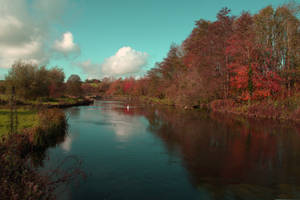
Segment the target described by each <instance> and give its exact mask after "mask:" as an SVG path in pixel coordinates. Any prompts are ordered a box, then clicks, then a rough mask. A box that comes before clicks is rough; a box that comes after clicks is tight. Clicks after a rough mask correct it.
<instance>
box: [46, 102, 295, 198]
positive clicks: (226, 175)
mask: <svg viewBox="0 0 300 200" xmlns="http://www.w3.org/2000/svg"><path fill="white" fill-rule="evenodd" d="M65 113H66V115H67V116H68V118H69V134H68V135H67V136H66V137H65V139H64V141H63V142H62V143H60V144H58V145H57V146H56V147H52V148H50V149H48V152H47V154H48V159H46V160H44V168H50V169H51V168H55V167H56V166H57V165H59V164H60V163H63V164H62V167H61V168H65V169H66V170H68V167H70V166H72V164H71V162H72V159H66V158H68V157H70V156H74V157H76V158H78V159H80V160H81V161H82V165H81V168H80V169H81V170H82V171H84V172H85V173H86V175H87V176H86V178H85V179H84V180H81V181H80V182H79V184H70V185H68V186H66V187H65V188H64V190H63V192H62V191H60V192H58V197H59V199H172V200H174V199H276V198H281V199H287V198H294V199H295V198H300V128H299V129H297V127H296V126H294V125H291V124H279V123H278V122H274V121H249V120H243V119H232V118H230V117H228V116H227V117H226V116H222V115H216V114H212V113H210V114H207V113H204V112H201V111H178V110H175V109H173V108H160V107H157V106H153V107H151V106H148V107H143V106H139V105H135V106H130V107H129V109H127V107H126V104H124V103H122V102H117V101H97V102H95V104H94V105H93V106H86V107H74V108H69V109H66V110H65Z"/></svg>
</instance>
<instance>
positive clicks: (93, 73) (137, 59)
mask: <svg viewBox="0 0 300 200" xmlns="http://www.w3.org/2000/svg"><path fill="white" fill-rule="evenodd" d="M147 60H148V54H147V53H145V52H138V51H136V50H134V49H132V48H131V47H122V48H120V49H119V50H118V51H117V53H116V54H115V55H113V56H111V57H109V58H107V59H105V60H104V62H103V63H102V64H98V63H92V62H91V61H90V60H87V61H83V62H78V63H75V65H76V66H78V67H79V68H81V70H82V71H83V73H84V74H85V75H86V76H87V78H103V77H107V76H109V77H121V76H136V77H139V76H140V73H141V72H142V71H143V67H144V66H145V65H146V64H147Z"/></svg>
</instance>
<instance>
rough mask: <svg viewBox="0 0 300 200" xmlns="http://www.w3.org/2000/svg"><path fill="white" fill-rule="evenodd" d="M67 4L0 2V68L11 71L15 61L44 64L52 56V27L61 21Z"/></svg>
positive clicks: (24, 0) (22, 0)
mask: <svg viewBox="0 0 300 200" xmlns="http://www.w3.org/2000/svg"><path fill="white" fill-rule="evenodd" d="M30 2H31V3H30ZM66 3H67V0H33V1H27V0H0V5H1V6H0V68H10V67H11V65H12V64H13V63H14V62H15V61H17V60H24V61H29V62H34V63H36V64H38V65H42V64H47V63H48V61H49V59H50V58H51V57H52V54H53V51H51V48H50V47H51V46H52V45H51V38H52V36H51V34H52V33H53V31H52V27H53V24H55V23H58V22H59V21H60V20H61V17H62V14H63V12H62V10H63V9H64V7H65V6H66ZM67 39H68V38H67ZM69 39H70V38H69ZM52 41H53V40H52ZM73 45H74V46H76V45H75V44H73ZM73 48H74V47H73ZM76 48H79V47H78V46H76ZM63 54H65V52H63Z"/></svg>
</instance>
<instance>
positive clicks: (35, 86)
mask: <svg viewBox="0 0 300 200" xmlns="http://www.w3.org/2000/svg"><path fill="white" fill-rule="evenodd" d="M81 85H82V81H81V79H80V77H79V76H78V75H71V76H70V77H69V78H68V80H67V82H65V73H64V72H63V70H62V69H60V68H58V67H54V68H51V69H47V68H46V67H45V66H41V67H38V66H36V65H33V64H31V63H25V62H16V63H15V64H14V65H13V66H12V68H11V70H10V71H9V73H8V75H7V76H6V78H5V80H4V81H2V82H0V93H2V94H3V93H7V94H11V91H12V90H13V88H14V89H15V92H16V95H17V96H18V97H19V98H22V99H30V100H35V99H40V98H58V97H62V96H65V95H70V96H81V95H82V89H81Z"/></svg>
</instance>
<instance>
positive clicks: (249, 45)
mask: <svg viewBox="0 0 300 200" xmlns="http://www.w3.org/2000/svg"><path fill="white" fill-rule="evenodd" d="M297 11H299V6H297V5H296V4H288V5H283V6H279V7H278V8H276V9H274V8H273V7H271V6H268V7H266V8H264V9H262V10H260V11H259V13H257V14H255V15H251V14H250V13H248V12H243V13H242V14H241V15H240V16H233V15H231V14H230V10H229V9H227V8H224V9H222V10H220V11H219V13H218V14H217V20H216V21H213V22H211V21H207V20H203V19H201V20H199V21H197V22H196V26H195V28H194V29H193V31H192V33H191V34H190V36H189V37H188V38H187V39H186V40H185V41H184V42H183V43H182V44H181V45H172V46H171V48H170V50H169V53H168V55H167V56H166V58H165V59H164V60H163V61H162V62H160V63H157V64H156V66H155V67H154V68H153V69H151V70H150V71H148V73H147V74H146V75H145V77H143V78H141V79H138V80H135V79H133V78H126V79H118V80H115V81H112V82H111V83H110V85H109V87H108V88H107V90H106V94H107V95H131V96H148V97H155V98H159V99H161V100H168V101H169V102H171V103H172V104H176V105H199V104H202V103H208V102H212V101H213V100H216V99H223V100H224V99H233V100H234V101H236V102H243V101H246V102H253V101H261V100H265V99H270V100H276V99H284V98H286V97H290V96H293V95H295V94H296V93H297V92H298V90H299V81H300V74H299V72H300V71H299V70H300V21H299V19H298V18H297Z"/></svg>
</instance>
